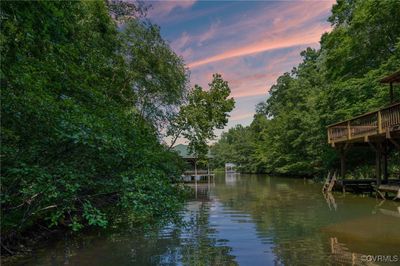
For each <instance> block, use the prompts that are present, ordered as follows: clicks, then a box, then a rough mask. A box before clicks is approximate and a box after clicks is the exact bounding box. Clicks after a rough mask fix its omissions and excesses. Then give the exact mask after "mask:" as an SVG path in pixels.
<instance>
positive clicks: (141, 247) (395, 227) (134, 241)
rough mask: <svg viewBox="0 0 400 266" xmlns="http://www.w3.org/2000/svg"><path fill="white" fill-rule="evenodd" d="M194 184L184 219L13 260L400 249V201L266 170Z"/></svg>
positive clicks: (294, 261) (283, 261)
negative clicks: (329, 190) (328, 188)
mask: <svg viewBox="0 0 400 266" xmlns="http://www.w3.org/2000/svg"><path fill="white" fill-rule="evenodd" d="M194 189H195V191H196V192H195V195H194V198H193V199H192V200H190V201H188V203H187V206H186V210H185V211H183V212H182V222H181V223H171V224H168V225H167V226H163V227H160V228H151V229H148V230H146V231H145V232H143V231H142V230H140V229H138V228H135V227H132V226H129V225H126V226H117V227H112V228H109V229H108V230H107V231H102V232H91V233H86V234H82V235H80V236H78V237H76V236H75V237H70V236H68V235H66V236H64V237H63V238H60V239H58V240H56V241H54V242H53V243H44V245H43V246H42V247H41V248H38V249H37V250H36V252H35V254H34V256H33V257H31V258H23V259H21V260H19V261H17V262H15V263H14V264H16V265H63V264H69V265H77V264H79V265H237V264H239V265H252V266H255V265H374V264H373V263H372V262H367V261H362V260H361V258H362V256H363V255H392V256H393V255H400V254H399V250H398V247H399V246H400V205H399V203H398V202H392V201H385V202H380V201H377V200H375V199H373V198H369V197H360V196H356V195H351V194H348V195H346V197H343V196H342V195H341V194H322V195H321V185H320V184H314V183H313V182H312V181H309V180H303V179H300V180H299V179H290V178H272V177H267V176H260V175H241V176H238V175H234V176H232V175H222V176H219V177H218V176H217V177H216V178H215V183H209V184H197V186H195V187H194ZM376 264H379V263H376ZM394 264H395V263H394ZM385 265H387V264H385Z"/></svg>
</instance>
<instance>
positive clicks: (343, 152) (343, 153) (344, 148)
mask: <svg viewBox="0 0 400 266" xmlns="http://www.w3.org/2000/svg"><path fill="white" fill-rule="evenodd" d="M348 148H349V143H348V142H346V144H345V145H343V146H341V147H340V149H339V153H340V176H341V177H342V178H344V176H345V175H346V153H347V152H348V150H349V149H348Z"/></svg>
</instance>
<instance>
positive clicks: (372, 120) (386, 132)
mask: <svg viewBox="0 0 400 266" xmlns="http://www.w3.org/2000/svg"><path fill="white" fill-rule="evenodd" d="M382 139H388V140H390V141H391V142H393V144H394V145H395V146H396V147H399V143H398V141H396V139H400V102H398V103H394V104H392V105H390V106H387V107H385V108H382V109H380V110H377V111H374V112H370V113H366V114H363V115H360V116H357V117H354V118H352V119H349V120H346V121H342V122H339V123H335V124H332V125H329V126H328V143H329V144H331V145H332V146H333V147H335V145H336V144H339V143H346V142H347V143H357V142H374V141H380V140H382Z"/></svg>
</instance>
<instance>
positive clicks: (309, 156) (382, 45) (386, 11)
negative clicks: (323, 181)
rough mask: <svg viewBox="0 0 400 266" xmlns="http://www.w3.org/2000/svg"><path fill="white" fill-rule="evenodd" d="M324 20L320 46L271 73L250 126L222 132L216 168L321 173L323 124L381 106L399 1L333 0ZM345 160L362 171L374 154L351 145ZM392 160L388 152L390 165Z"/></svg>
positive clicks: (325, 162) (396, 44) (326, 158)
mask: <svg viewBox="0 0 400 266" xmlns="http://www.w3.org/2000/svg"><path fill="white" fill-rule="evenodd" d="M328 20H329V22H330V23H331V24H332V26H333V30H332V31H331V32H329V33H325V34H324V35H323V36H322V37H321V41H320V43H321V48H320V49H319V50H314V49H311V48H308V49H306V50H305V51H303V52H302V53H301V56H302V57H303V61H302V63H300V64H299V65H298V66H297V67H295V68H293V69H292V71H291V72H290V73H285V74H283V75H282V76H280V77H279V78H278V80H277V81H276V84H275V85H273V86H272V87H271V88H270V90H269V95H268V97H267V99H266V101H265V102H263V103H260V104H259V105H258V106H257V108H256V114H255V116H254V119H253V122H252V123H251V125H250V126H247V127H243V126H240V125H239V126H236V127H235V128H232V129H230V130H229V131H228V132H226V133H224V134H222V136H221V139H220V140H219V141H218V142H217V143H216V144H215V145H213V147H212V152H213V154H214V156H215V157H214V165H215V166H216V167H223V164H224V163H225V162H235V163H237V164H239V165H240V170H241V171H243V172H266V173H276V174H291V175H317V174H321V173H324V172H325V173H326V171H328V170H330V169H333V168H335V167H337V164H338V156H337V154H336V152H335V151H334V150H333V149H332V148H331V147H329V145H328V144H327V132H326V126H327V125H329V124H331V123H335V122H339V121H341V120H344V119H348V118H351V117H352V116H354V115H359V114H362V113H365V112H368V111H372V110H374V109H377V108H380V107H382V106H384V105H387V104H388V103H389V90H388V87H387V86H385V85H382V84H380V83H379V80H380V79H381V78H382V77H384V76H385V75H388V74H391V73H392V72H394V71H398V70H399V69H400V1H397V0H385V1H372V0H367V1H364V0H339V1H338V2H337V3H336V4H335V5H334V6H333V8H332V14H331V16H330V17H329V19H328ZM395 96H396V97H397V99H399V98H400V89H399V87H398V86H397V87H395ZM348 157H349V159H350V166H353V168H351V167H349V168H350V169H353V170H356V171H359V172H362V169H360V167H359V166H360V165H364V166H365V165H367V164H368V162H369V161H372V160H373V159H374V153H373V152H372V151H371V150H370V149H368V148H367V149H353V150H352V151H351V152H350V154H349V156H348ZM399 165H400V159H399V155H398V153H397V154H393V156H392V161H391V162H390V167H392V168H396V167H397V168H399V167H400V166H399ZM355 166H357V167H358V168H355ZM397 170H399V169H397Z"/></svg>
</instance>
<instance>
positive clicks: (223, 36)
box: [146, 0, 335, 133]
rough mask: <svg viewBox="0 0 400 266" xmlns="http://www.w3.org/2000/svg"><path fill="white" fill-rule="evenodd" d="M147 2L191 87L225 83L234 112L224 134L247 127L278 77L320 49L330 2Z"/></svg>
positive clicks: (331, 3) (190, 0)
mask: <svg viewBox="0 0 400 266" xmlns="http://www.w3.org/2000/svg"><path fill="white" fill-rule="evenodd" d="M146 2H147V3H150V4H151V5H152V9H150V11H149V17H150V19H151V21H153V22H154V23H156V24H158V25H159V26H160V27H161V34H162V35H163V37H164V38H165V39H166V40H168V41H169V43H170V45H171V47H172V48H173V49H174V51H175V52H176V53H177V54H178V55H181V56H182V57H183V58H184V60H185V63H186V64H187V66H188V67H189V68H190V73H191V75H190V77H191V84H199V85H201V86H203V88H207V84H208V82H209V81H210V80H211V77H212V74H213V73H216V72H218V73H221V74H222V75H223V78H224V79H225V80H227V81H228V82H229V84H230V87H231V90H232V96H233V97H234V98H235V100H236V107H235V109H234V110H233V111H232V112H231V117H230V119H229V124H228V126H227V127H226V129H228V128H229V127H231V126H234V125H236V124H242V125H249V124H250V123H251V121H252V117H253V114H254V111H255V105H256V104H257V103H259V102H261V101H264V100H265V99H266V97H267V94H268V90H269V88H270V87H271V85H273V84H274V83H275V81H276V79H277V77H278V76H280V75H281V74H283V73H284V72H288V71H290V70H291V69H292V67H294V66H296V65H297V64H298V63H299V62H300V60H301V58H300V55H299V53H300V52H301V51H302V50H304V49H305V48H307V47H314V48H318V47H319V40H320V37H321V35H322V34H323V33H324V32H326V31H329V30H330V24H329V23H328V22H327V18H328V16H329V13H330V9H331V6H332V5H333V3H334V2H335V1H333V0H329V1H195V0H189V1H146ZM226 129H225V130H226ZM218 133H220V132H218Z"/></svg>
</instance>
